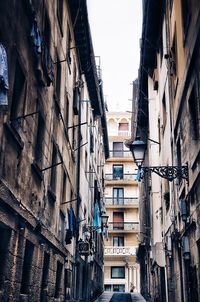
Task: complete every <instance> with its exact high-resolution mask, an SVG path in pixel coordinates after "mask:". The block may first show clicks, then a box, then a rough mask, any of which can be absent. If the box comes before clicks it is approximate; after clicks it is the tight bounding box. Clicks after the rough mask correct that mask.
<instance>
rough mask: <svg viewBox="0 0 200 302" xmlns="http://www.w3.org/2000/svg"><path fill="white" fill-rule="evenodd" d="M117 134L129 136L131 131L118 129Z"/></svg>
mask: <svg viewBox="0 0 200 302" xmlns="http://www.w3.org/2000/svg"><path fill="white" fill-rule="evenodd" d="M118 135H119V136H130V135H131V133H130V131H128V130H119V131H118Z"/></svg>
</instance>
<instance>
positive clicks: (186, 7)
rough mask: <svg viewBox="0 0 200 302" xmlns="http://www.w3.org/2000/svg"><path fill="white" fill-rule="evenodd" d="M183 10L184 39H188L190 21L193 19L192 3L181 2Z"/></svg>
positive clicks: (187, 0)
mask: <svg viewBox="0 0 200 302" xmlns="http://www.w3.org/2000/svg"><path fill="white" fill-rule="evenodd" d="M181 8H182V22H183V31H184V39H186V36H187V32H188V28H189V24H190V19H191V11H190V8H191V3H190V1H189V0H181Z"/></svg>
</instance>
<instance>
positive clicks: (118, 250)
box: [104, 246, 136, 256]
mask: <svg viewBox="0 0 200 302" xmlns="http://www.w3.org/2000/svg"><path fill="white" fill-rule="evenodd" d="M104 255H106V256H109V255H113V256H118V255H119V256H120V255H122V256H123V255H127V256H131V255H136V247H134V246H105V249H104Z"/></svg>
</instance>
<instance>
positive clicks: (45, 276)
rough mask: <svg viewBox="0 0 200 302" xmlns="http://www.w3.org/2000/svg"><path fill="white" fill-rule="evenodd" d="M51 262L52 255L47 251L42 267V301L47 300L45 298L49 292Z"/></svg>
mask: <svg viewBox="0 0 200 302" xmlns="http://www.w3.org/2000/svg"><path fill="white" fill-rule="evenodd" d="M49 263H50V255H49V254H47V253H46V252H45V253H44V260H43V268H42V282H41V294H40V301H45V300H44V299H45V296H46V293H47V287H48V277H49Z"/></svg>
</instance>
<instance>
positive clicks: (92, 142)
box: [90, 128, 94, 153]
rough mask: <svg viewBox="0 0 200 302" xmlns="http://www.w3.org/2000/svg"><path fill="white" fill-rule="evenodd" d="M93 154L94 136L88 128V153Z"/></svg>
mask: <svg viewBox="0 0 200 302" xmlns="http://www.w3.org/2000/svg"><path fill="white" fill-rule="evenodd" d="M93 152H94V136H93V133H92V129H91V128H90V153H93Z"/></svg>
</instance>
